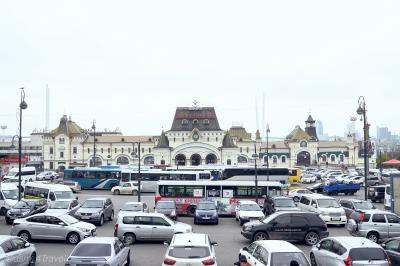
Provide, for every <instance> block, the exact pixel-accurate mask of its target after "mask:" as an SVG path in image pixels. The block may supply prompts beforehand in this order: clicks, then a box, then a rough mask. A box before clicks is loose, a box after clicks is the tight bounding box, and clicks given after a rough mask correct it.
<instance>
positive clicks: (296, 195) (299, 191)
mask: <svg viewBox="0 0 400 266" xmlns="http://www.w3.org/2000/svg"><path fill="white" fill-rule="evenodd" d="M304 194H312V192H311V191H309V190H308V189H306V188H299V189H295V190H291V191H289V194H288V196H289V197H290V198H292V199H293V200H294V201H299V200H300V198H301V196H303V195H304Z"/></svg>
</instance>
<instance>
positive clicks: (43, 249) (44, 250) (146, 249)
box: [0, 190, 383, 266]
mask: <svg viewBox="0 0 400 266" xmlns="http://www.w3.org/2000/svg"><path fill="white" fill-rule="evenodd" d="M76 195H77V196H78V197H79V199H78V200H79V202H83V201H84V200H85V199H87V198H90V197H95V196H108V197H110V198H111V200H112V201H113V203H114V209H115V217H117V212H118V210H119V209H120V208H121V206H122V205H123V204H124V203H125V202H127V201H137V196H130V195H112V194H111V192H110V191H82V192H80V193H77V194H76ZM363 195H364V194H363V190H360V191H359V192H358V193H357V194H356V195H354V196H336V197H335V198H360V199H362V198H363ZM142 201H144V202H146V203H147V204H148V206H149V208H150V210H153V207H154V194H142ZM375 206H376V207H377V208H379V209H383V205H382V204H375ZM178 221H180V222H184V223H188V224H190V225H192V226H193V230H194V232H197V233H206V234H208V235H209V236H210V238H211V240H212V241H216V242H217V243H218V246H217V247H216V255H217V262H218V265H222V266H231V265H233V263H234V262H235V261H237V256H238V252H239V250H240V249H241V248H242V247H244V246H247V245H249V244H250V241H248V240H246V239H245V238H244V237H243V236H242V235H241V234H240V230H241V227H240V226H239V223H238V222H237V221H236V220H235V218H234V217H222V218H220V222H219V224H218V225H194V224H193V218H191V217H179V218H178ZM114 223H115V220H114V221H112V222H105V224H104V225H103V226H98V227H97V235H98V236H113V232H114ZM10 228H11V226H8V225H6V223H5V221H4V217H0V234H9V232H10ZM328 231H329V233H330V236H348V235H349V234H348V232H347V230H346V229H345V228H343V227H337V226H329V227H328ZM32 243H33V244H35V246H36V249H37V252H38V265H39V266H50V265H51V266H61V265H64V264H65V261H66V259H67V258H68V256H69V254H70V253H71V251H72V249H73V248H74V246H73V245H69V244H66V243H64V242H58V241H57V242H55V241H38V240H32ZM294 244H295V245H296V246H297V247H299V248H300V249H301V250H302V251H303V252H304V253H305V254H306V255H307V256H309V253H310V249H311V247H309V246H306V245H304V244H302V243H294ZM130 249H131V265H134V266H139V265H140V266H159V265H161V263H162V261H163V258H164V255H165V251H166V247H165V246H164V245H163V243H162V242H139V243H135V244H134V245H132V246H130Z"/></svg>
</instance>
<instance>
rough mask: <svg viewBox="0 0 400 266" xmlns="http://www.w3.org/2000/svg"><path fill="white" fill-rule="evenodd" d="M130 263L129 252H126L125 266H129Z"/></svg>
mask: <svg viewBox="0 0 400 266" xmlns="http://www.w3.org/2000/svg"><path fill="white" fill-rule="evenodd" d="M130 264H131V252H130V251H129V252H128V257H127V258H126V263H125V266H129V265H130Z"/></svg>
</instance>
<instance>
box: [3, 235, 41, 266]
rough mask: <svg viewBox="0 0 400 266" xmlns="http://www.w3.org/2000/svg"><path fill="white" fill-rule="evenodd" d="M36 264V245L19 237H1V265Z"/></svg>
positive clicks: (21, 265) (23, 265)
mask: <svg viewBox="0 0 400 266" xmlns="http://www.w3.org/2000/svg"><path fill="white" fill-rule="evenodd" d="M35 263H36V248H35V245H32V244H30V243H28V242H27V241H25V240H23V239H21V238H19V237H15V236H8V235H0V265H7V266H26V265H28V266H34V265H35Z"/></svg>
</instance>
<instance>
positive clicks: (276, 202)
mask: <svg viewBox="0 0 400 266" xmlns="http://www.w3.org/2000/svg"><path fill="white" fill-rule="evenodd" d="M263 210H264V213H265V215H270V214H272V213H274V212H277V211H299V210H300V209H299V208H297V206H296V204H295V203H294V201H293V199H292V198H289V197H285V196H275V197H267V198H266V199H265V201H264V206H263Z"/></svg>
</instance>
